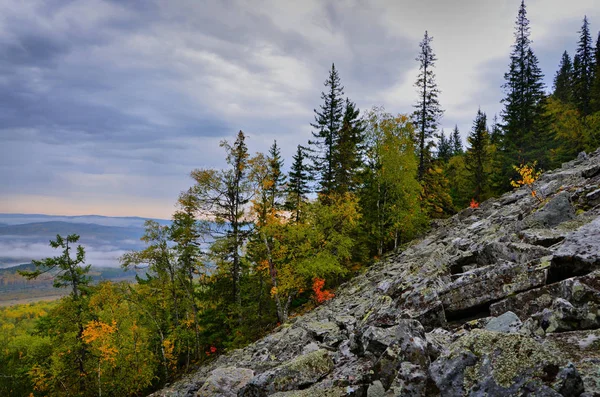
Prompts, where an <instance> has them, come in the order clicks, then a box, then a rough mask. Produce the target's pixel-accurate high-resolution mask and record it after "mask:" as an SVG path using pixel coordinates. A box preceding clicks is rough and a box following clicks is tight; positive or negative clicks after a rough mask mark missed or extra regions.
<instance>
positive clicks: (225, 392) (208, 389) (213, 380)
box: [196, 367, 254, 397]
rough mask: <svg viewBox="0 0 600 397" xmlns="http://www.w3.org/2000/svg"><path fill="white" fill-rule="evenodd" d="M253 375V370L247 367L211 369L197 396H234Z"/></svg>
mask: <svg viewBox="0 0 600 397" xmlns="http://www.w3.org/2000/svg"><path fill="white" fill-rule="evenodd" d="M253 377H254V371H252V370H251V369H247V368H236V367H226V368H217V369H215V370H214V371H212V373H211V375H210V376H209V377H208V379H206V382H204V385H203V386H202V387H201V388H200V390H198V394H196V396H197V397H236V396H237V392H238V390H240V389H241V388H242V387H244V386H245V385H246V383H248V382H249V381H250V379H252V378H253Z"/></svg>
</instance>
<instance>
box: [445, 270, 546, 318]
mask: <svg viewBox="0 0 600 397" xmlns="http://www.w3.org/2000/svg"><path fill="white" fill-rule="evenodd" d="M546 270H547V269H545V268H540V267H529V266H528V265H519V264H516V263H510V262H504V263H500V264H497V265H495V266H488V267H485V268H480V269H476V270H474V271H472V272H469V273H465V274H464V276H463V277H461V278H459V279H457V280H456V281H454V282H453V283H451V284H450V285H448V286H447V287H446V288H445V289H444V290H443V291H440V292H439V296H440V299H441V301H442V303H443V305H444V309H445V310H446V312H449V311H450V312H456V311H462V310H467V309H470V308H474V307H478V306H481V305H485V304H486V303H488V302H493V301H496V300H499V299H502V298H505V297H507V296H508V295H510V294H513V293H516V292H520V291H524V290H528V289H532V288H535V287H538V286H541V285H544V283H545V282H546Z"/></svg>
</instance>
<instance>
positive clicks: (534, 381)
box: [155, 150, 600, 397]
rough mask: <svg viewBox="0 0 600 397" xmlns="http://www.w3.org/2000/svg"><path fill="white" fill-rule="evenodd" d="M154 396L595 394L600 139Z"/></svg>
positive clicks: (599, 369) (598, 380)
mask: <svg viewBox="0 0 600 397" xmlns="http://www.w3.org/2000/svg"><path fill="white" fill-rule="evenodd" d="M535 188H536V189H537V191H538V194H540V195H541V196H542V197H543V198H544V202H543V203H540V202H538V200H536V199H535V198H534V197H532V196H531V194H530V193H529V192H528V191H527V190H526V189H525V188H522V189H519V190H516V191H514V192H512V193H509V194H506V195H504V196H502V197H500V198H499V199H493V200H488V201H486V202H485V203H483V204H482V205H481V207H480V208H478V209H470V208H469V209H466V210H463V211H462V212H460V213H459V214H457V215H456V216H454V217H452V218H450V219H447V220H444V221H441V222H438V223H437V225H436V227H435V229H434V230H433V231H432V232H431V233H430V234H429V235H427V236H426V237H425V238H424V239H422V240H420V241H418V242H415V243H414V244H413V245H412V246H410V247H409V248H408V249H406V250H405V251H404V252H401V253H396V254H394V255H391V256H390V257H388V258H387V259H386V260H385V261H383V262H381V263H379V264H378V265H376V266H373V267H372V268H370V269H369V270H368V271H367V272H365V274H363V275H361V276H359V277H356V278H355V279H353V280H352V281H350V282H349V283H347V285H344V286H343V287H342V288H340V289H339V291H338V293H337V297H336V298H335V299H333V300H331V301H329V302H327V303H326V304H324V305H322V306H320V307H319V308H317V309H315V310H314V311H312V312H311V313H309V314H307V315H304V316H302V317H299V318H296V319H294V320H293V321H291V323H289V324H285V325H283V326H281V327H279V328H278V329H277V330H275V332H273V333H272V334H271V335H269V336H267V337H265V338H263V339H262V340H259V341H258V342H256V343H254V344H252V345H250V346H248V347H246V348H244V349H240V350H236V351H233V352H231V353H230V354H227V355H224V356H222V357H219V358H218V359H217V360H216V361H215V362H214V363H212V364H211V365H210V366H207V367H205V368H202V369H201V370H200V371H198V372H197V373H195V374H194V375H192V376H190V377H188V378H186V379H184V380H182V381H180V382H178V383H176V384H174V385H172V386H171V387H169V388H166V389H164V390H161V391H160V392H158V393H156V394H155V395H156V396H244V397H249V396H277V397H286V396H368V397H376V396H378V397H379V396H438V395H442V396H467V395H468V396H509V395H511V396H533V395H535V396H586V397H589V396H600V329H599V327H600V150H598V151H596V152H595V153H593V154H591V155H585V154H584V153H582V154H581V155H580V156H579V158H578V159H577V160H575V161H572V162H570V163H567V164H565V165H563V167H562V168H561V169H558V170H555V171H553V172H548V173H546V174H544V175H542V177H541V178H540V180H539V181H538V182H536V184H535Z"/></svg>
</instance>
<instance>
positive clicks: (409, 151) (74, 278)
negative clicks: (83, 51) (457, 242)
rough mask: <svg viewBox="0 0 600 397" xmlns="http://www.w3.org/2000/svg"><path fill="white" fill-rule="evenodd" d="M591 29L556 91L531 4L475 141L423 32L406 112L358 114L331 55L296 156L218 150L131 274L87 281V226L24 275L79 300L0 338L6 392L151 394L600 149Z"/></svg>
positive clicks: (66, 301)
mask: <svg viewBox="0 0 600 397" xmlns="http://www.w3.org/2000/svg"><path fill="white" fill-rule="evenodd" d="M580 33H581V38H580V42H579V49H578V52H577V55H576V56H575V60H574V61H573V62H572V63H571V61H570V58H569V56H568V54H567V55H566V56H563V61H562V63H561V66H560V70H559V72H558V73H557V75H556V78H555V88H554V92H553V94H552V95H548V94H547V93H546V92H545V87H544V86H543V82H542V78H543V75H542V73H541V71H540V68H539V65H538V60H537V58H536V56H535V54H534V52H533V49H532V47H531V41H530V39H529V21H528V19H527V15H526V8H525V4H524V3H522V4H521V7H520V9H519V13H518V17H517V23H516V29H515V45H514V46H513V50H512V52H511V57H510V65H509V70H508V72H507V73H506V75H505V80H506V82H505V84H504V86H503V89H504V92H505V97H504V99H503V104H504V109H503V112H502V113H501V114H500V117H499V118H498V117H496V116H495V117H494V118H493V120H492V122H491V123H489V122H488V119H487V116H486V114H485V113H484V112H483V111H482V110H481V109H479V110H477V111H476V114H475V119H474V122H473V127H472V129H471V131H470V133H469V134H468V137H467V141H466V145H463V142H462V139H461V133H460V132H459V130H458V127H455V128H454V130H453V131H452V132H451V133H450V134H449V135H446V134H445V133H444V132H443V131H440V130H439V123H440V119H441V117H442V115H443V109H442V107H441V104H440V102H439V93H440V91H439V89H438V86H437V83H436V80H435V73H434V72H435V64H436V61H437V59H436V56H435V54H434V52H433V48H432V37H431V36H429V34H428V33H427V32H425V36H424V38H423V40H422V42H421V43H420V47H419V48H420V50H419V55H418V57H417V61H418V63H419V75H418V78H417V81H416V82H415V86H416V88H417V92H418V97H417V99H416V101H415V109H414V111H413V112H411V113H410V114H391V113H388V112H386V111H385V110H384V109H383V108H377V107H375V108H372V109H370V110H367V111H363V112H362V113H361V111H360V110H359V109H358V107H357V106H356V103H355V102H353V101H352V100H351V99H350V98H348V97H346V95H345V92H344V87H343V86H342V83H341V79H340V75H339V72H338V70H337V69H336V68H335V66H334V65H332V67H331V69H330V71H329V73H328V76H327V79H326V81H325V84H324V87H325V89H324V91H323V92H322V93H321V99H322V103H321V105H320V106H319V107H318V109H316V110H315V111H314V116H315V117H314V121H313V123H311V126H312V131H313V133H312V137H311V139H310V140H309V141H308V142H306V143H304V144H302V145H299V146H298V147H297V148H296V150H295V154H294V156H293V158H292V159H290V161H289V162H286V161H285V159H283V158H282V155H281V152H280V148H279V146H278V144H277V142H273V144H272V145H271V147H270V148H269V150H268V151H267V152H266V153H255V154H251V153H248V149H247V146H246V139H247V137H246V135H245V134H244V133H243V132H242V131H240V132H239V133H238V134H237V136H236V137H235V140H234V141H233V142H230V141H229V142H228V141H223V142H222V143H221V149H222V151H223V155H224V158H225V160H226V164H227V166H226V167H225V168H223V169H197V170H194V171H192V172H191V177H192V179H193V182H192V185H191V186H190V188H189V189H187V190H186V191H184V192H182V193H181V195H180V196H179V198H178V200H177V208H176V211H175V212H174V214H173V217H172V224H171V225H170V226H163V225H159V224H158V223H156V222H152V221H148V222H147V223H146V232H145V235H144V237H143V240H144V241H145V243H146V248H145V249H144V250H142V251H139V252H131V253H128V254H126V255H124V256H123V258H122V264H123V267H124V268H125V269H135V268H145V269H146V270H147V272H146V275H145V276H144V277H138V280H137V281H138V282H137V284H127V283H110V282H105V283H101V284H99V285H91V284H90V280H89V277H88V275H87V271H88V268H86V267H85V266H83V264H84V263H85V252H84V250H83V249H82V248H74V247H73V245H74V244H76V243H77V240H78V236H74V235H73V236H68V237H66V238H62V237H60V236H58V237H57V240H55V241H53V242H52V243H51V244H52V246H53V247H55V248H56V249H59V250H61V254H60V255H59V256H57V257H55V258H48V259H46V260H44V261H40V262H36V264H37V265H38V269H39V270H37V271H33V272H28V273H25V275H26V276H28V277H31V278H35V277H37V276H39V275H41V274H42V273H41V272H42V271H44V269H48V268H54V269H55V271H57V272H58V273H57V274H58V275H57V276H56V277H55V282H56V285H57V286H66V287H68V288H69V289H70V291H71V293H70V295H69V296H68V297H66V298H63V299H62V300H61V301H60V302H59V303H58V304H56V305H55V306H53V307H52V308H50V309H48V315H45V316H41V317H40V318H39V319H38V320H37V321H36V322H35V324H32V323H30V322H27V326H26V328H27V329H26V332H24V331H23V328H24V327H21V326H20V325H19V324H20V323H18V322H17V323H15V324H13V325H14V326H13V328H11V330H12V331H10V332H7V333H5V335H8V336H6V337H5V338H4V339H3V340H2V343H3V345H2V346H0V348H2V349H4V351H6V352H7V354H6V355H3V356H2V360H3V361H2V362H0V368H7V369H8V370H7V373H2V374H0V375H2V376H0V392H1V393H4V394H9V395H13V394H14V395H27V394H28V393H30V392H31V393H33V394H34V395H48V394H50V395H102V394H104V395H143V394H145V393H147V392H148V391H151V390H153V389H156V388H159V387H161V386H163V385H164V384H165V383H167V382H170V381H171V380H173V379H174V378H175V377H176V376H177V375H178V374H180V373H181V372H183V371H186V370H191V369H192V368H194V367H195V366H197V365H200V364H202V363H203V362H205V361H206V360H211V359H213V358H214V357H215V355H218V354H220V353H222V352H223V351H225V350H228V349H232V348H236V347H240V346H243V345H245V344H247V343H249V342H251V341H253V340H256V339H257V338H259V337H261V336H262V335H264V334H266V333H268V332H269V331H270V330H272V329H273V328H274V327H276V326H278V325H279V324H283V323H285V322H286V321H287V320H289V318H290V317H291V316H294V315H298V314H300V313H302V312H304V311H305V310H309V309H310V308H312V307H314V306H315V305H318V304H320V303H322V302H323V301H325V300H327V299H330V298H331V297H332V296H333V295H334V294H335V288H336V287H338V286H339V285H340V284H341V283H343V282H344V281H346V280H348V278H350V277H352V275H354V274H356V273H357V272H360V271H361V270H362V269H364V268H365V267H366V266H368V265H369V264H370V263H371V262H372V261H373V260H375V259H376V258H378V257H381V256H382V255H384V254H385V252H387V251H390V250H392V249H395V248H398V247H400V246H401V245H402V244H404V243H406V242H408V241H410V240H411V239H413V238H415V237H416V236H418V235H419V234H420V233H422V232H423V231H424V230H425V229H426V228H427V226H428V224H429V221H430V220H431V219H433V218H443V217H446V216H449V215H451V214H453V213H455V212H456V211H457V210H460V209H461V208H464V207H466V206H468V205H469V204H471V205H472V206H477V204H478V203H479V202H481V201H483V200H485V199H486V198H488V197H491V196H493V195H496V194H500V193H502V192H504V191H507V190H508V189H510V188H511V186H510V180H511V179H514V177H515V175H516V174H515V173H516V171H515V169H514V167H515V166H520V165H523V164H529V166H531V165H533V163H534V162H537V165H538V168H543V169H549V168H551V167H554V166H556V165H558V164H560V163H561V162H562V161H565V160H569V159H572V158H574V157H576V156H577V154H578V153H579V151H581V150H590V149H592V148H595V147H597V146H598V143H599V142H598V139H599V136H600V135H599V132H598V131H599V129H598V119H599V118H600V114H599V113H598V111H599V110H600V109H598V105H599V101H598V89H597V86H598V84H599V83H598V79H599V78H600V73H599V72H598V63H597V62H596V59H598V47H599V44H598V43H597V44H596V49H595V54H596V55H594V50H593V49H592V45H591V39H590V34H589V26H588V23H587V19H586V20H584V27H583V28H582V31H581V32H580ZM586 43H587V44H586ZM569 65H570V66H569ZM583 65H585V66H583ZM584 76H585V77H584ZM584 87H587V88H584ZM532 172H533V171H532ZM23 324H24V323H23ZM17 330H20V331H18V332H17ZM23 335H27V336H26V337H24V336H23ZM24 338H29V339H24ZM23 340H28V341H30V342H31V343H23ZM8 371H10V372H8Z"/></svg>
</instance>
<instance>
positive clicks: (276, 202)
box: [267, 141, 286, 209]
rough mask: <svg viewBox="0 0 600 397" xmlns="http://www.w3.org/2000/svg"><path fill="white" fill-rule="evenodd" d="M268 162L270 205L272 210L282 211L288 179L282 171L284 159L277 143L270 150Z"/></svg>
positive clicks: (274, 142)
mask: <svg viewBox="0 0 600 397" xmlns="http://www.w3.org/2000/svg"><path fill="white" fill-rule="evenodd" d="M267 162H268V173H269V175H268V177H269V181H270V186H269V189H268V191H269V201H270V205H271V208H275V209H280V208H281V207H282V205H283V203H282V202H281V201H280V200H281V199H282V198H283V195H284V185H285V179H286V177H285V174H284V173H283V171H282V168H283V159H282V158H281V151H280V150H279V146H277V141H273V145H271V147H270V148H269V155H268V156H267Z"/></svg>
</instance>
